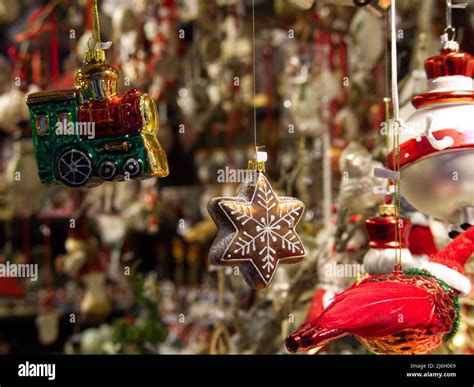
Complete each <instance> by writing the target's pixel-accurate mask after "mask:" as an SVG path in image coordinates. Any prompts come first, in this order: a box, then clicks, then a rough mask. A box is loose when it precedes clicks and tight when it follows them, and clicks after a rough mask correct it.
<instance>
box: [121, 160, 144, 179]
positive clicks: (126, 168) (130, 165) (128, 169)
mask: <svg viewBox="0 0 474 387" xmlns="http://www.w3.org/2000/svg"><path fill="white" fill-rule="evenodd" d="M140 170H141V167H140V162H139V161H138V160H137V159H134V158H130V159H128V160H127V161H125V164H124V165H123V173H124V174H126V175H128V176H130V177H136V176H138V174H139V173H140Z"/></svg>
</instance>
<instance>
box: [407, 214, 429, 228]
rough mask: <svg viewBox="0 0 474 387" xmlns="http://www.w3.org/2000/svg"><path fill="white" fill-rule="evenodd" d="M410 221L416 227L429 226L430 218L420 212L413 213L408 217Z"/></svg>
mask: <svg viewBox="0 0 474 387" xmlns="http://www.w3.org/2000/svg"><path fill="white" fill-rule="evenodd" d="M410 220H411V222H412V223H413V224H414V225H417V226H426V227H429V226H430V218H429V217H428V216H426V215H424V214H422V213H421V212H413V213H412V214H411V216H410Z"/></svg>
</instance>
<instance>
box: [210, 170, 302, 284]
mask: <svg viewBox="0 0 474 387" xmlns="http://www.w3.org/2000/svg"><path fill="white" fill-rule="evenodd" d="M249 165H252V164H249ZM260 165H261V164H260ZM259 169H260V170H255V171H254V172H255V173H254V174H252V176H251V178H250V179H248V180H247V181H245V182H244V183H242V184H241V186H240V189H239V192H238V194H237V196H236V197H228V198H225V197H221V198H214V199H212V200H211V201H210V202H209V204H208V210H209V214H210V215H211V217H212V219H213V220H214V222H215V223H216V225H217V228H218V233H217V237H216V239H215V240H214V243H213V244H212V246H211V250H210V251H209V259H210V260H211V263H212V264H214V265H238V266H239V269H240V272H241V273H242V276H243V277H244V279H245V281H246V282H247V284H248V285H249V286H250V287H252V288H255V289H260V288H265V287H267V286H268V285H269V284H270V282H271V281H272V278H273V276H274V274H275V271H276V269H277V266H278V263H280V262H281V263H296V262H298V261H300V260H302V259H303V258H304V256H305V254H306V252H305V248H304V246H303V242H302V241H301V239H300V238H299V236H298V234H297V233H296V231H295V228H296V225H297V224H298V222H299V220H300V219H301V216H302V215H303V211H304V204H303V202H301V201H300V200H298V199H295V198H292V197H278V196H277V195H276V194H275V192H274V191H273V189H272V187H271V185H270V183H269V182H268V180H267V178H266V177H265V175H264V174H263V172H262V168H259Z"/></svg>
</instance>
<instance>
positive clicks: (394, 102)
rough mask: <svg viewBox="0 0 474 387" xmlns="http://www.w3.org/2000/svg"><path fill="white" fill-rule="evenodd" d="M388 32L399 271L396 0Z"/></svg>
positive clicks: (399, 262)
mask: <svg viewBox="0 0 474 387" xmlns="http://www.w3.org/2000/svg"><path fill="white" fill-rule="evenodd" d="M390 20H391V26H390V32H391V69H392V82H391V84H392V108H393V127H392V135H393V166H394V171H395V172H396V174H397V178H396V180H395V184H394V188H395V192H394V205H395V240H396V241H397V244H398V248H397V249H396V251H395V271H401V265H402V226H403V224H402V220H401V219H400V202H401V196H400V130H401V128H402V127H403V126H404V125H403V122H402V120H401V119H400V106H399V101H398V72H397V65H398V61H397V31H396V0H392V1H391V4H390Z"/></svg>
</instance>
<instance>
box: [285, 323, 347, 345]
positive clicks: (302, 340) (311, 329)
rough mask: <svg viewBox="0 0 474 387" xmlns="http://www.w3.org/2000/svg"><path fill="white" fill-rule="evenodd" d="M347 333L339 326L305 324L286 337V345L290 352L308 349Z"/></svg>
mask: <svg viewBox="0 0 474 387" xmlns="http://www.w3.org/2000/svg"><path fill="white" fill-rule="evenodd" d="M345 334H346V333H345V332H343V331H341V330H340V329H337V328H324V327H320V326H318V325H313V324H305V325H303V326H302V327H301V328H300V329H298V330H297V331H295V332H294V333H292V334H291V335H290V336H288V337H287V338H286V340H285V345H286V348H287V349H288V351H290V352H297V351H307V350H308V349H311V348H314V347H317V346H320V345H323V344H325V343H326V342H328V341H330V340H333V339H335V338H337V337H340V336H343V335H345Z"/></svg>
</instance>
